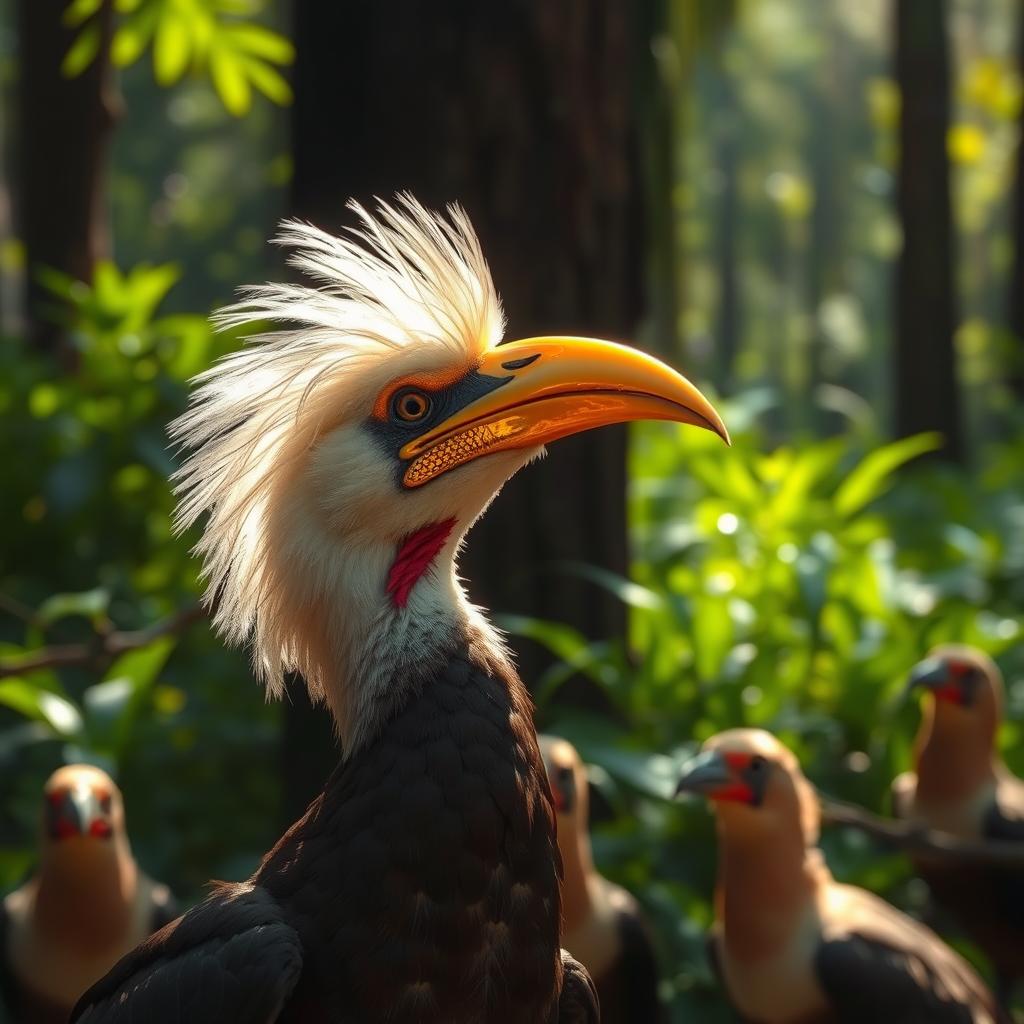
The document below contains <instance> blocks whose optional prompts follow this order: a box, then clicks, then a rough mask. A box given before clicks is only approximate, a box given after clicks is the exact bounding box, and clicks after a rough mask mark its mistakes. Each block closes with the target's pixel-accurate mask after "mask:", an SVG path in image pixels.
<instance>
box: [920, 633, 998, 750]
mask: <svg viewBox="0 0 1024 1024" xmlns="http://www.w3.org/2000/svg"><path fill="white" fill-rule="evenodd" d="M920 688H923V689H925V690H927V691H928V693H930V694H931V697H932V700H931V702H930V703H931V708H930V711H929V714H930V724H931V725H932V726H933V727H934V728H935V729H938V730H941V731H942V732H943V733H945V734H948V735H950V736H954V735H956V734H963V735H967V734H981V733H984V734H985V735H986V736H987V737H988V738H989V739H991V738H994V736H995V733H996V730H997V729H998V728H999V722H1000V720H1001V718H1002V708H1003V691H1004V687H1003V677H1002V673H1000V671H999V666H998V665H996V663H995V662H994V661H993V660H992V659H991V658H990V657H989V656H988V655H987V654H985V652H984V651H979V650H978V649H977V648H976V647H969V646H967V645H966V644H945V645H943V646H941V647H936V648H935V649H934V650H932V651H931V652H930V653H929V655H928V657H927V658H925V660H924V661H921V662H918V664H917V665H915V666H914V668H913V669H912V670H911V672H910V677H909V679H908V680H907V691H908V692H910V691H914V690H917V689H920Z"/></svg>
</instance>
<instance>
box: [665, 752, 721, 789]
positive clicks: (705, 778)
mask: <svg viewBox="0 0 1024 1024" xmlns="http://www.w3.org/2000/svg"><path fill="white" fill-rule="evenodd" d="M732 784H733V775H732V772H731V771H730V770H729V765H728V764H727V763H726V760H725V758H724V757H722V755H721V754H720V753H719V752H718V751H717V750H705V751H704V752H703V753H700V754H697V756H696V757H692V758H690V760H689V761H687V762H686V764H684V765H683V773H682V775H681V776H680V777H679V782H678V783H677V784H676V796H679V794H680V793H700V794H702V795H704V796H707V797H713V796H715V795H716V793H717V791H718V790H720V789H722V788H723V787H726V786H731V785H732Z"/></svg>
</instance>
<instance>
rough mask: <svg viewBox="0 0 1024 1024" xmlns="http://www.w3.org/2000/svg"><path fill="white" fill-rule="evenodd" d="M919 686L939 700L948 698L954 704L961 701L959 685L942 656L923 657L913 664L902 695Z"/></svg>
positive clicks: (907, 694) (906, 694)
mask: <svg viewBox="0 0 1024 1024" xmlns="http://www.w3.org/2000/svg"><path fill="white" fill-rule="evenodd" d="M919 686H923V687H925V688H926V689H928V690H930V691H931V692H932V693H933V694H935V696H936V697H937V698H938V699H939V700H948V701H951V702H952V703H954V704H958V703H960V701H961V691H960V687H959V686H957V684H956V681H955V680H954V679H953V675H952V673H951V672H950V670H949V666H948V665H947V664H946V662H945V661H943V659H942V658H935V657H932V658H925V660H924V661H922V662H919V663H918V664H917V665H915V666H914V668H913V669H912V670H911V672H910V677H909V678H908V679H907V685H906V687H905V688H904V690H903V694H904V697H908V696H909V695H910V694H911V693H912V692H913V691H914V690H916V689H917V688H918V687H919Z"/></svg>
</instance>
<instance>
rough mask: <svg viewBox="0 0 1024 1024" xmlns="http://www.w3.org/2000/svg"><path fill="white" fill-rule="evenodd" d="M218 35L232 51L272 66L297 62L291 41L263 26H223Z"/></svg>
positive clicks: (240, 23)
mask: <svg viewBox="0 0 1024 1024" xmlns="http://www.w3.org/2000/svg"><path fill="white" fill-rule="evenodd" d="M218 34H219V35H220V37H221V38H222V39H223V40H224V41H225V44H226V45H230V47H231V48H232V49H234V50H238V51H239V52H241V53H247V54H249V55H251V56H253V57H260V58H262V59H263V60H265V61H270V63H272V64H291V63H292V62H293V61H294V60H295V47H294V46H293V45H292V43H291V41H290V40H288V39H286V38H285V37H284V36H282V35H281V34H280V33H278V32H275V31H273V29H269V28H266V27H264V26H263V25H255V24H253V23H251V22H235V23H231V24H227V25H223V26H222V27H221V28H220V30H219V32H218Z"/></svg>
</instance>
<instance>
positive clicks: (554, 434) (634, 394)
mask: <svg viewBox="0 0 1024 1024" xmlns="http://www.w3.org/2000/svg"><path fill="white" fill-rule="evenodd" d="M477 372H478V373H480V374H481V375H483V376H486V377H494V378H498V379H501V381H502V383H501V384H500V385H499V386H497V387H495V388H492V389H490V390H489V391H488V393H487V394H485V395H483V396H482V397H480V398H477V399H475V400H474V401H471V402H469V403H468V404H467V405H465V406H463V407H462V408H461V409H459V410H458V411H456V412H454V413H453V414H452V415H451V416H449V417H448V418H446V419H445V420H444V421H442V422H441V423H439V424H437V425H436V426H435V427H433V428H431V429H430V430H429V431H427V432H426V433H425V434H422V435H421V436H420V437H418V438H416V439H415V440H413V441H410V442H409V443H408V444H406V445H405V446H404V447H403V448H402V449H401V452H400V455H401V457H402V458H403V459H406V460H409V464H408V466H407V468H406V470H405V474H404V477H403V482H404V484H405V485H406V486H407V487H419V486H421V485H422V484H425V483H427V482H428V481H429V480H432V479H434V478H435V477H437V476H439V475H440V474H442V473H445V472H447V471H448V470H450V469H454V468H456V467H457V466H461V465H464V464H465V463H467V462H470V461H471V460H473V459H475V458H478V457H479V456H482V455H490V454H493V453H495V452H500V451H508V450H510V449H522V448H534V447H540V446H541V445H544V444H547V443H548V442H550V441H555V440H557V439H558V438H561V437H568V436H569V435H570V434H577V433H579V432H581V431H583V430H591V429H593V428H594V427H602V426H606V425H608V424H611V423H624V422H626V421H628V420H645V419H646V420H675V421H676V422H678V423H690V424H693V425H694V426H698V427H703V428H704V429H706V430H711V431H713V432H714V433H716V434H718V436H719V437H721V438H722V440H723V441H725V442H726V443H727V444H728V443H729V432H728V431H727V430H726V428H725V424H724V423H723V422H722V418H721V417H720V416H719V415H718V412H717V411H716V410H715V408H714V407H713V406H712V405H711V403H710V402H709V401H708V400H707V399H706V398H705V397H704V396H703V395H702V394H701V393H700V391H698V390H697V388H696V387H694V386H693V384H691V383H690V382H689V381H688V380H687V379H686V378H685V377H683V376H682V375H681V374H678V373H676V371H675V370H673V369H671V368H670V367H668V366H666V365H665V364H664V363H662V362H661V361H660V360H658V359H655V358H654V357H653V356H649V355H647V354H645V353H643V352H640V351H638V350H637V349H633V348H629V347H627V346H625V345H617V344H615V343H614V342H610V341H595V340H593V339H591V338H554V337H552V338H528V339H526V340H525V341H515V342H510V343H509V344H507V345H501V346H499V347H498V348H496V349H492V350H491V351H490V352H488V353H487V354H486V355H485V356H484V357H483V359H482V360H481V362H480V365H479V366H478V367H477Z"/></svg>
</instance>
